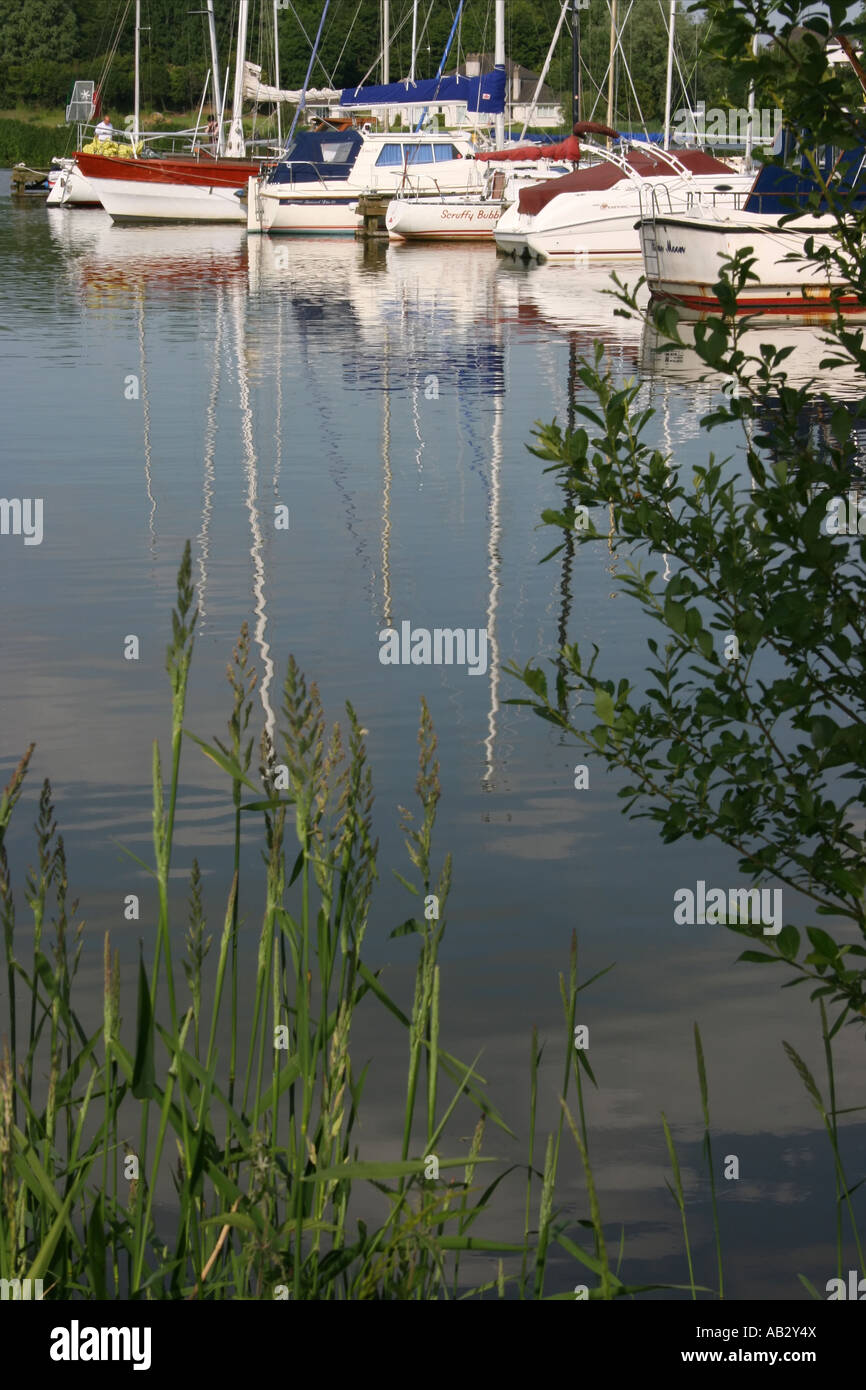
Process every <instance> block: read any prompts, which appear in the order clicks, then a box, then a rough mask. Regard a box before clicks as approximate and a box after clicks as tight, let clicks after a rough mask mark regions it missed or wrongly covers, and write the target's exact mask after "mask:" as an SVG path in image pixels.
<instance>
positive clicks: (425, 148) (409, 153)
mask: <svg viewBox="0 0 866 1390" xmlns="http://www.w3.org/2000/svg"><path fill="white" fill-rule="evenodd" d="M406 163H407V164H432V163H433V146H432V145H407V146H406Z"/></svg>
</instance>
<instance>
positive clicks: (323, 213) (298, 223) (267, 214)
mask: <svg viewBox="0 0 866 1390" xmlns="http://www.w3.org/2000/svg"><path fill="white" fill-rule="evenodd" d="M358 196H359V195H358V193H357V192H353V191H351V190H348V191H347V189H346V184H345V183H344V182H343V183H340V184H335V186H334V187H333V188H332V189H324V190H322V189H321V186H318V188H317V192H316V193H315V194H307V195H303V194H299V193H298V191H297V189H295V190H290V189H288V188H285V189H284V188H282V187H281V185H279V184H268V183H267V182H266V181H264V180H262V179H255V178H252V179H250V180H249V184H248V186H247V201H246V223H247V231H248V232H271V233H275V234H277V235H282V236H354V234H355V230H356V228H358V227H360V225H361V219H360V217H359V216H358Z"/></svg>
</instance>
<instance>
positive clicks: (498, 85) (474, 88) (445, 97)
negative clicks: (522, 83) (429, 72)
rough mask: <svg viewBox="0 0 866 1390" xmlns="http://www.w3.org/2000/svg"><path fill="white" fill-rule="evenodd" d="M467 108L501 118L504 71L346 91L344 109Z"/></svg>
mask: <svg viewBox="0 0 866 1390" xmlns="http://www.w3.org/2000/svg"><path fill="white" fill-rule="evenodd" d="M446 102H449V103H451V104H455V103H459V104H460V105H463V104H465V106H466V109H467V111H477V112H479V114H480V115H482V116H499V115H501V114H502V112H503V111H504V110H505V69H504V68H494V69H493V71H492V72H486V73H484V74H483V75H482V76H481V77H459V76H458V77H455V76H451V77H446V76H445V75H444V74H443V76H442V77H438V78H437V77H430V78H426V79H425V80H424V81H423V82H408V81H406V82H389V83H388V85H387V86H386V87H381V86H380V87H344V88H343V90H342V92H341V93H340V105H341V106H363V107H367V106H439V105H444V104H445V103H446Z"/></svg>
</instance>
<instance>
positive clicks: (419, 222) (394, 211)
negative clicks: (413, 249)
mask: <svg viewBox="0 0 866 1390" xmlns="http://www.w3.org/2000/svg"><path fill="white" fill-rule="evenodd" d="M501 216H502V203H501V202H500V200H499V199H496V200H493V199H490V198H488V199H479V198H472V197H469V198H454V199H444V198H443V199H432V198H431V199H426V198H395V199H394V200H393V201H392V202H391V203H389V204H388V211H387V213H386V215H385V226H386V227H387V229H388V234H389V236H390V237H391V238H392V240H395V241H415V240H418V241H492V240H493V234H494V232H495V230H496V224H497V222H498V221H499V219H500V217H501Z"/></svg>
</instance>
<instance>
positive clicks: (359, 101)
mask: <svg viewBox="0 0 866 1390" xmlns="http://www.w3.org/2000/svg"><path fill="white" fill-rule="evenodd" d="M503 5H504V0H497V14H498V13H499V11H500V9H501V8H502V6H503ZM325 8H326V9H327V5H326V7H325ZM460 8H462V0H461V6H459V7H458V17H459V13H460ZM323 18H324V16H323ZM456 24H457V18H455V21H454V25H453V26H452V35H453V33H454V28H455V27H456ZM503 32H504V28H503ZM319 33H320V34H321V24H320V26H319ZM316 42H317V43H318V36H317V40H316ZM450 44H451V38H450V37H449V40H448V46H447V47H446V50H445V55H446V56H447V53H448V48H449V47H450ZM386 51H387V37H386V38H385V42H384V46H383V53H384V52H386ZM497 51H498V50H497ZM315 52H316V49H315V47H314V49H313V53H312V54H311V57H310V64H309V66H308V69H307V76H306V79H305V82H304V86H303V88H302V89H301V90H299V91H297V92H283V93H281V95H282V97H283V99H284V100H286V101H291V102H294V103H296V105H297V113H296V116H295V121H294V123H293V125H292V129H291V131H290V132H289V137H288V140H287V142H286V149H285V152H284V153H283V156H282V157H281V159H280V160H279V162H278V164H277V165H276V166H275V167H274V168H272V169H271V170H270V171H269V172H268V173H267V174H263V175H262V176H261V177H259V178H258V179H254V178H251V179H250V183H249V190H248V195H247V231H248V232H254V233H258V232H270V233H278V234H282V235H298V234H301V235H310V234H315V235H321V234H332V235H333V234H337V235H339V234H344V235H345V234H349V235H352V234H354V232H355V231H356V230H357V229H358V227H359V226H360V221H361V218H360V214H359V212H358V200H359V198H360V197H361V196H362V195H363V194H365V193H383V194H386V195H388V196H393V195H394V194H398V193H400V192H401V191H406V190H411V192H412V193H413V194H415V195H416V196H424V197H438V196H440V195H442V194H443V193H444V194H452V193H466V191H467V190H469V189H473V190H476V191H480V189H481V187H482V185H483V179H482V176H481V174H480V173H479V170H478V167H477V165H476V162H475V155H476V148H477V147H476V144H475V141H474V138H473V134H472V133H471V132H470V131H466V130H461V131H443V132H440V131H430V130H422V129H421V128H420V125H421V123H420V122H419V126H418V127H416V129H415V130H414V131H412V132H403V131H399V132H398V131H384V132H377V131H373V130H372V128H371V126H370V124H369V123H366V124H364V125H363V126H362V128H361V129H360V130H359V129H357V128H356V127H353V128H352V129H351V130H349V131H337V130H334V129H331V128H329V127H328V126H327V124H323V125H322V127H321V128H320V129H319V130H316V131H302V132H300V133H299V134H298V135H297V136H296V135H295V126H296V124H297V120H298V116H299V115H300V112H301V111H302V110H303V109H304V107H305V106H306V104H307V102H316V103H320V102H322V103H324V102H328V103H332V104H338V105H339V107H340V108H341V109H342V110H344V111H352V110H362V111H376V110H379V111H383V112H384V113H385V114H386V120H387V117H388V113H390V112H391V111H393V110H394V108H395V107H398V108H404V109H405V108H407V107H408V108H418V107H423V108H428V107H430V106H433V105H443V104H446V103H447V104H448V105H449V106H460V105H462V106H465V107H466V110H467V112H468V113H472V114H475V115H476V116H477V117H478V118H479V119H480V120H486V119H487V118H488V117H490V116H495V118H496V120H497V122H501V121H502V119H503V113H504V111H505V66H504V52H503V55H502V61H501V62H499V63H497V65H496V66H495V67H494V70H493V72H492V73H487V74H484V75H480V76H478V77H461V76H459V75H458V76H455V77H444V76H443V68H444V63H445V57H443V60H442V63H441V64H440V68H439V73H438V74H437V76H436V77H435V78H432V79H429V80H426V81H416V80H415V77H414V59H413V72H412V74H410V77H409V78H408V79H406V80H404V81H402V82H383V83H382V84H381V85H378V86H363V85H362V86H360V87H355V88H351V87H347V88H343V89H341V90H331V89H330V88H326V89H316V90H315V91H311V90H310V89H309V85H308V84H309V79H310V74H311V71H312V64H313V59H314V57H315Z"/></svg>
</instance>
